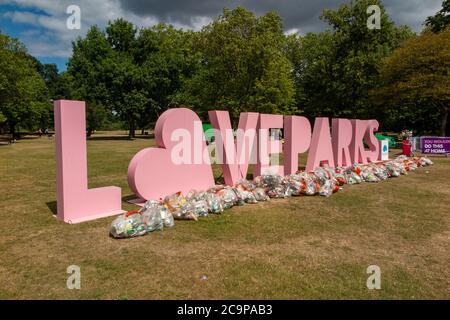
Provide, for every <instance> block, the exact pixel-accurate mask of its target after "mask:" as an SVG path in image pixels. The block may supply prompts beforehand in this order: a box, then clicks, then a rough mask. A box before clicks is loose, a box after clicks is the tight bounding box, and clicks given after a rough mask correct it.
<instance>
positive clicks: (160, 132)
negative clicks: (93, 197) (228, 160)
mask: <svg viewBox="0 0 450 320" xmlns="http://www.w3.org/2000/svg"><path fill="white" fill-rule="evenodd" d="M197 128H200V132H198V129H197ZM175 136H185V137H186V140H187V141H184V142H186V148H183V149H182V151H183V154H184V152H186V154H184V155H183V157H186V159H187V162H188V163H178V162H177V161H178V160H179V159H178V158H177V159H175V158H174V157H175V156H177V154H175V153H173V152H172V150H173V149H174V147H177V148H178V146H180V143H179V142H178V141H175V139H174V137H175ZM155 138H156V144H157V145H158V147H159V148H146V149H143V150H141V151H139V152H138V153H137V154H136V155H135V156H134V158H133V159H132V160H131V162H130V165H129V166H128V184H129V185H130V188H131V190H133V192H134V193H136V195H138V196H139V197H140V198H141V199H143V200H149V199H159V198H163V197H165V196H167V195H170V194H172V193H175V192H178V191H181V192H183V193H187V192H188V191H189V190H191V189H198V190H206V189H208V188H210V187H211V186H213V185H214V177H213V173H212V169H211V165H210V164H209V163H206V162H205V161H202V160H203V159H202V156H203V155H204V152H205V149H206V142H205V137H204V135H203V131H202V130H201V121H200V119H199V117H198V116H197V114H196V113H195V112H194V111H192V110H189V109H187V108H177V109H169V110H167V111H166V112H164V113H163V114H162V115H161V116H160V117H159V119H158V121H157V122H156V127H155Z"/></svg>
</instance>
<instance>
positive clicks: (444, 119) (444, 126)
mask: <svg viewBox="0 0 450 320" xmlns="http://www.w3.org/2000/svg"><path fill="white" fill-rule="evenodd" d="M447 119H448V108H444V112H443V114H442V120H441V136H442V137H445V134H446V131H447Z"/></svg>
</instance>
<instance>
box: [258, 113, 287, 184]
mask: <svg viewBox="0 0 450 320" xmlns="http://www.w3.org/2000/svg"><path fill="white" fill-rule="evenodd" d="M270 129H283V116H280V115H273V114H260V115H259V123H258V140H259V141H258V142H259V143H258V153H257V158H258V159H257V164H256V166H255V167H254V173H253V175H254V176H260V175H262V174H265V173H269V172H270V173H275V174H279V175H284V168H283V166H280V165H271V164H270V155H271V154H280V153H281V152H282V149H283V147H282V145H281V141H280V140H275V139H271V138H270V137H269V135H270Z"/></svg>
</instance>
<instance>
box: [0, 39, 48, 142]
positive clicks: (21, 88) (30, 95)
mask: <svg viewBox="0 0 450 320" xmlns="http://www.w3.org/2000/svg"><path fill="white" fill-rule="evenodd" d="M49 105H50V104H49V100H48V94H47V87H46V85H45V81H44V80H43V79H42V77H41V76H40V75H39V73H38V72H37V70H36V65H35V62H34V60H33V59H31V58H30V56H29V55H28V53H27V50H26V48H25V47H24V45H23V44H22V43H20V42H19V41H18V40H16V39H13V38H10V37H8V36H6V35H3V34H1V33H0V114H1V115H2V117H3V118H4V119H6V122H7V123H8V127H9V130H10V133H11V135H12V136H13V138H16V137H17V132H16V129H17V126H19V125H23V126H26V127H28V128H32V127H33V126H34V125H35V124H36V123H37V122H38V121H39V119H40V116H41V114H42V113H44V112H45V111H46V110H47V109H48V108H49Z"/></svg>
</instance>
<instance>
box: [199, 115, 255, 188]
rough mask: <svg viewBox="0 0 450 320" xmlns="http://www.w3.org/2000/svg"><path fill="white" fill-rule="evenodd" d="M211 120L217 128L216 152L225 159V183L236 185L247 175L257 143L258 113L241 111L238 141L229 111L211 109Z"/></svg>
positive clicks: (223, 164)
mask: <svg viewBox="0 0 450 320" xmlns="http://www.w3.org/2000/svg"><path fill="white" fill-rule="evenodd" d="M208 115H209V120H210V121H211V124H212V125H213V127H214V129H216V130H217V131H216V133H217V134H219V136H216V140H215V141H216V148H217V149H216V152H218V153H219V154H220V155H221V158H222V159H223V162H222V164H221V165H222V170H223V177H224V180H225V184H227V185H229V186H234V185H235V184H236V183H237V182H238V181H239V180H240V179H245V178H246V177H247V171H248V165H249V163H250V158H251V153H252V151H253V149H254V146H255V145H256V126H257V125H258V116H259V114H258V113H253V112H246V113H241V115H240V117H239V126H238V130H237V133H236V143H235V141H234V140H235V139H234V137H233V134H232V130H233V129H232V127H231V121H230V115H229V114H228V111H209V112H208Z"/></svg>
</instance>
